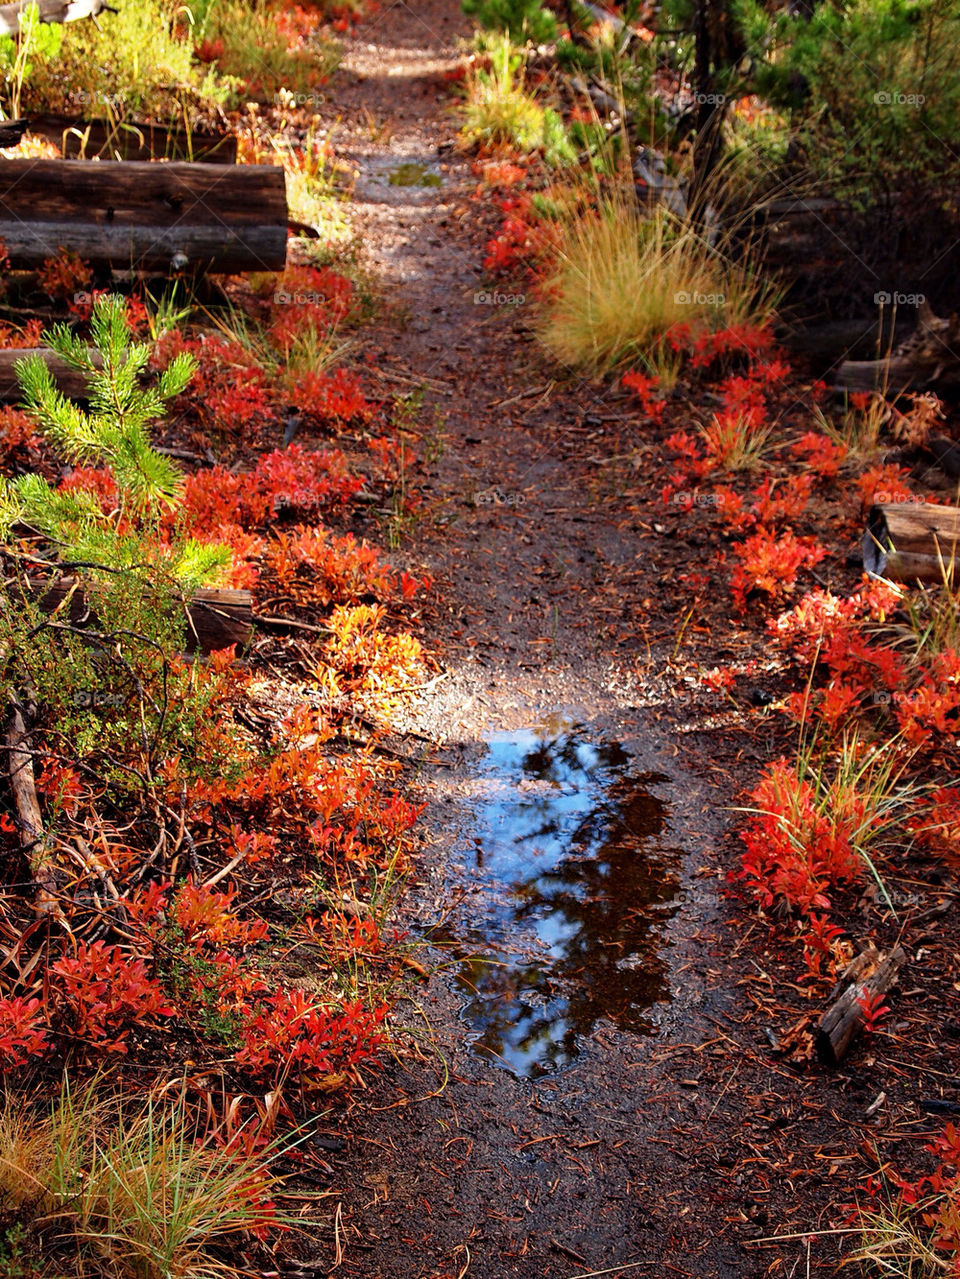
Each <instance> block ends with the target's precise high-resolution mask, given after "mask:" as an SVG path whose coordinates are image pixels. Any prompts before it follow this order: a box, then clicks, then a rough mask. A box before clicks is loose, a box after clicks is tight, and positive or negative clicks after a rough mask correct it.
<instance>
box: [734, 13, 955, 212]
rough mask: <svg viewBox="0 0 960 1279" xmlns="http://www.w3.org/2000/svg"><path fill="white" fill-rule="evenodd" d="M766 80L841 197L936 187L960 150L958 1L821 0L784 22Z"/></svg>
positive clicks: (763, 85)
mask: <svg viewBox="0 0 960 1279" xmlns="http://www.w3.org/2000/svg"><path fill="white" fill-rule="evenodd" d="M774 40H775V44H776V45H779V46H781V47H782V50H783V52H782V56H781V57H780V58H778V59H776V60H773V59H768V60H767V61H766V62H764V63H761V64H759V65H758V74H757V82H758V86H759V88H760V89H761V91H762V92H765V93H767V94H768V95H769V96H770V97H771V99H772V100H773V101H774V102H776V103H780V104H783V105H785V106H787V107H790V108H791V109H792V112H793V121H794V128H795V130H796V132H797V134H798V138H799V141H800V142H801V144H802V146H803V149H804V152H805V155H806V158H807V161H808V163H809V164H810V165H811V167H812V168H813V169H814V171H815V173H816V174H817V175H818V176H819V177H821V178H822V179H824V180H825V181H827V182H829V183H831V184H832V185H834V186H836V187H837V188H838V189H839V190H841V191H842V192H847V193H856V192H857V191H858V190H864V191H869V192H871V193H874V194H879V193H881V192H885V191H888V190H890V189H891V188H898V187H899V188H901V189H902V188H903V187H904V186H912V185H916V186H921V187H922V186H928V185H935V184H937V183H938V182H939V181H941V180H942V179H944V178H946V177H947V176H948V175H949V174H950V173H951V172H954V171H955V165H956V151H957V147H958V146H960V10H958V8H957V6H956V5H955V4H954V3H953V2H952V0H949V2H948V0H916V2H911V0H852V3H849V4H847V5H845V6H843V7H839V6H835V5H834V4H833V3H832V0H821V3H820V4H818V5H817V7H816V8H815V9H814V12H813V16H812V18H811V19H810V20H809V22H803V21H801V20H799V19H797V18H781V19H780V21H779V22H778V23H777V24H776V27H775V29H774Z"/></svg>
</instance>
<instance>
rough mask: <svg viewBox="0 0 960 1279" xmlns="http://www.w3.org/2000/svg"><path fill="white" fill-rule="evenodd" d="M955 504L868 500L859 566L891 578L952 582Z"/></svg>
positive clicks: (959, 515)
mask: <svg viewBox="0 0 960 1279" xmlns="http://www.w3.org/2000/svg"><path fill="white" fill-rule="evenodd" d="M958 542H960V510H957V508H956V507H953V506H936V505H935V504H934V503H933V502H883V503H879V504H878V505H876V506H872V507H871V508H870V511H869V513H868V515H867V530H866V532H865V533H864V535H863V567H864V569H865V570H866V571H867V572H868V573H869V574H870V575H871V577H886V578H888V579H889V580H890V581H893V582H937V583H943V581H944V580H945V579H946V580H947V581H948V582H950V583H953V582H954V581H955V580H956V575H955V573H954V559H955V557H956V554H957V544H958Z"/></svg>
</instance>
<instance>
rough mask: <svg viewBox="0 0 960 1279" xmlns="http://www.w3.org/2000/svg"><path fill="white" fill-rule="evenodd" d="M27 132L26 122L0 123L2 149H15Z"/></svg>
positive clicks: (0, 144)
mask: <svg viewBox="0 0 960 1279" xmlns="http://www.w3.org/2000/svg"><path fill="white" fill-rule="evenodd" d="M26 131H27V121H26V120H4V121H2V122H0V147H15V146H16V145H17V143H18V142H19V141H20V139H21V138H22V137H23V135H24V134H25V133H26Z"/></svg>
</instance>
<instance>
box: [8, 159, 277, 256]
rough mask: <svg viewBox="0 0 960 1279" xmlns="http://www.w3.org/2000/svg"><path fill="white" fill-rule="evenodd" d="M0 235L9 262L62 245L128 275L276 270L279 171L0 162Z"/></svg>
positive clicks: (59, 248)
mask: <svg viewBox="0 0 960 1279" xmlns="http://www.w3.org/2000/svg"><path fill="white" fill-rule="evenodd" d="M0 240H2V241H3V243H4V245H5V246H6V250H7V254H8V256H9V259H10V265H11V267H13V268H19V269H25V268H26V269H29V268H30V267H35V266H39V265H40V264H41V263H43V262H45V261H46V260H47V259H48V258H51V257H56V256H58V254H60V253H62V252H64V251H67V252H72V253H76V254H78V255H79V256H80V257H81V258H82V259H83V260H84V261H86V262H89V263H90V264H91V265H94V266H117V267H121V268H124V269H128V270H129V269H132V270H138V271H161V272H167V271H184V270H188V269H189V270H191V271H194V272H196V271H215V272H227V273H230V272H240V271H277V270H282V269H283V267H284V265H285V264H286V256H287V199H286V188H285V179H284V173H283V170H282V169H281V168H279V167H278V166H274V165H253V164H233V165H225V164H185V163H177V162H174V163H170V164H152V163H142V162H139V161H129V162H124V163H122V164H76V163H75V162H74V161H72V160H0Z"/></svg>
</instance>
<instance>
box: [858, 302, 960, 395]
mask: <svg viewBox="0 0 960 1279" xmlns="http://www.w3.org/2000/svg"><path fill="white" fill-rule="evenodd" d="M836 384H837V387H838V388H842V389H843V390H846V391H874V390H878V391H883V392H897V391H904V390H907V389H908V388H914V389H921V388H924V387H956V386H960V319H958V318H957V316H955V315H951V316H950V317H949V318H948V319H942V318H940V317H939V316H936V315H934V314H933V312H932V311H931V309H930V307H929V305H928V304H927V303H926V302H924V303H922V305H921V306H920V309H919V312H918V317H917V328H916V331H915V332H914V333H913V334H912V335H911V336H910V337H909V338H907V340H906V341H905V342H902V343H901V344H900V345H899V346H898V347H897V349H896V350H895V351H894V352H892V354H890V355H889V356H887V357H886V358H885V359H882V360H844V361H843V363H842V364H841V365H840V367H839V369H838V370H837V377H836Z"/></svg>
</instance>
